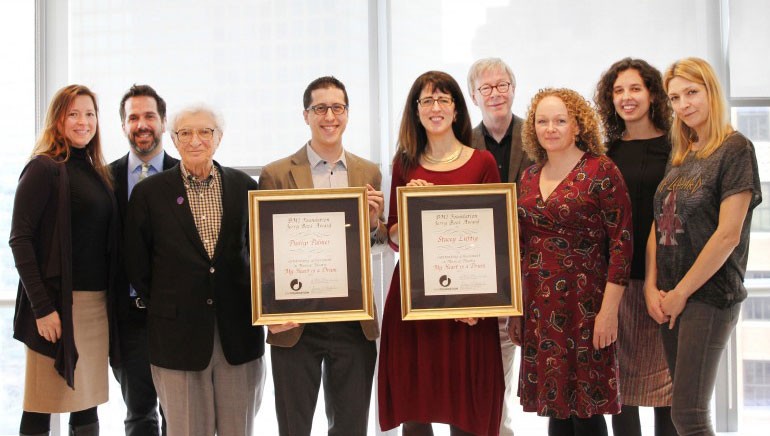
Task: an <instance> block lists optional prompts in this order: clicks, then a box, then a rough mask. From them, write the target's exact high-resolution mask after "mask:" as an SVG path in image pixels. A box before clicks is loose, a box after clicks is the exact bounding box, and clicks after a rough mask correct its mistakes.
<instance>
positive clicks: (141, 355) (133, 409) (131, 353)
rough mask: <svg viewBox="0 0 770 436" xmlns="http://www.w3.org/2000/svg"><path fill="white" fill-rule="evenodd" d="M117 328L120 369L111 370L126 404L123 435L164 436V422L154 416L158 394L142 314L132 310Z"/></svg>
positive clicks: (142, 311)
mask: <svg viewBox="0 0 770 436" xmlns="http://www.w3.org/2000/svg"><path fill="white" fill-rule="evenodd" d="M118 328H119V334H120V354H121V366H120V367H114V368H112V371H113V373H114V374H115V378H116V379H117V380H118V382H119V383H120V390H121V392H122V394H123V401H124V402H125V403H126V409H127V411H126V419H125V421H124V422H125V425H126V436H150V435H151V436H157V435H158V434H162V435H163V436H165V435H166V423H165V421H164V422H163V423H162V424H161V420H160V419H159V417H158V394H157V392H155V385H153V383H152V374H151V373H150V360H149V355H148V353H147V322H146V311H145V310H140V309H134V308H132V309H131V312H130V317H129V319H127V320H121V321H120V322H119V325H118ZM162 413H163V411H162V410H161V415H162Z"/></svg>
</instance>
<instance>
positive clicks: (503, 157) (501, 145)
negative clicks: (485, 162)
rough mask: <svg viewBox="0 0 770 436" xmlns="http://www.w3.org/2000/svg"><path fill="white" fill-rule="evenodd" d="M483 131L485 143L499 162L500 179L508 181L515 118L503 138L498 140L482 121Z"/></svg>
mask: <svg viewBox="0 0 770 436" xmlns="http://www.w3.org/2000/svg"><path fill="white" fill-rule="evenodd" d="M481 133H482V134H483V135H484V144H485V145H486V146H487V150H489V152H490V153H492V156H494V157H495V161H496V162H497V170H498V171H499V172H500V180H503V181H508V170H509V168H510V166H511V142H512V139H513V118H511V122H510V124H508V130H507V131H506V132H505V135H504V136H503V139H502V140H500V142H497V141H496V140H495V138H493V137H492V135H491V134H490V133H489V131H488V130H487V126H485V125H484V123H481Z"/></svg>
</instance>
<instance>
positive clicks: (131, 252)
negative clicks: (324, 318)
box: [124, 162, 265, 371]
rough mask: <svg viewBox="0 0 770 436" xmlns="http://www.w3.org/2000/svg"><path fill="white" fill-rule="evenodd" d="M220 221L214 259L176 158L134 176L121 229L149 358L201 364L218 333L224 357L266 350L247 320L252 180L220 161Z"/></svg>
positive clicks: (236, 359) (241, 359)
mask: <svg viewBox="0 0 770 436" xmlns="http://www.w3.org/2000/svg"><path fill="white" fill-rule="evenodd" d="M214 164H215V165H216V166H217V168H219V171H220V174H221V175H222V224H221V228H220V231H219V239H218V241H217V245H216V248H215V250H214V256H213V258H209V256H208V253H207V252H206V249H205V248H204V246H203V242H202V241H201V239H200V236H199V234H198V229H197V228H196V226H195V221H194V219H193V215H192V212H191V211H190V204H189V199H188V198H187V192H186V190H185V187H184V183H183V181H182V174H181V169H180V166H179V165H177V166H175V167H174V168H171V169H170V170H166V171H164V172H162V173H160V174H157V175H155V176H153V177H149V178H147V179H145V180H143V181H142V182H141V183H138V184H137V185H136V187H135V188H134V191H133V192H132V194H131V199H130V200H129V203H128V213H127V215H126V224H125V228H124V235H125V254H126V271H127V272H128V277H129V279H130V280H131V283H132V284H133V285H134V288H135V289H136V291H137V292H138V293H139V295H140V296H141V297H142V299H144V300H145V303H146V304H147V311H148V313H147V316H148V317H147V329H148V332H147V335H148V340H149V355H150V363H151V364H153V365H156V366H160V367H162V368H168V369H175V370H182V371H201V370H203V369H205V368H206V367H207V366H208V364H209V361H210V359H211V354H212V350H213V346H214V334H215V332H216V331H218V333H219V338H220V340H221V343H222V350H223V351H224V355H225V358H226V359H227V361H228V362H229V363H230V364H231V365H238V364H242V363H245V362H248V361H251V360H254V359H257V358H259V357H261V356H262V355H263V354H264V349H265V338H264V331H263V328H262V327H254V326H252V325H251V280H250V270H249V267H250V266H249V214H248V191H249V190H255V189H257V182H256V181H255V180H254V179H252V178H251V177H250V176H248V175H247V174H246V173H243V172H241V171H238V170H235V169H232V168H225V167H222V166H220V165H219V164H218V163H216V162H214Z"/></svg>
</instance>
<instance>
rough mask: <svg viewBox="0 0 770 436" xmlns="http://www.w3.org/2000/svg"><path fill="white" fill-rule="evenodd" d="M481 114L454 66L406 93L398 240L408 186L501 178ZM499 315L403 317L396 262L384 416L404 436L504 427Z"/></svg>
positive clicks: (383, 370) (386, 323)
mask: <svg viewBox="0 0 770 436" xmlns="http://www.w3.org/2000/svg"><path fill="white" fill-rule="evenodd" d="M470 141H471V122H470V116H469V115H468V108H467V107H466V106H465V99H464V98H463V93H462V90H461V89H460V86H459V85H458V84H457V82H456V81H455V80H454V79H453V78H452V77H451V76H450V75H448V74H446V73H443V72H440V71H428V72H427V73H424V74H422V75H420V77H418V78H417V80H415V82H414V84H413V85H412V88H411V90H410V91H409V95H408V97H407V99H406V105H405V107H404V114H403V117H402V119H401V129H400V130H399V135H398V150H397V151H396V156H395V158H394V159H393V178H392V183H391V190H390V216H389V217H388V229H389V233H390V244H391V246H392V247H393V248H394V249H398V214H397V209H398V208H397V207H396V199H397V197H396V188H397V187H398V186H404V185H406V186H428V185H456V184H464V183H495V182H499V181H500V173H499V172H498V170H497V163H496V162H495V158H494V157H493V156H492V154H491V153H490V152H488V151H480V150H474V149H472V148H470V147H468V145H467V144H470ZM499 338H500V336H499V332H498V326H497V318H486V319H476V318H468V319H458V320H451V319H439V320H424V321H403V320H402V319H401V292H400V282H399V268H398V266H396V269H395V271H394V272H393V279H392V281H391V283H390V290H389V291H388V297H387V300H386V301H385V308H384V311H383V315H382V337H381V338H380V360H379V373H378V376H377V380H378V384H379V389H378V399H379V401H378V404H379V415H380V426H381V427H382V429H383V430H389V429H391V428H395V427H397V426H399V425H400V424H403V426H402V433H401V434H402V435H404V436H423V435H426V436H427V435H433V429H432V427H431V423H432V422H441V423H446V424H449V425H450V434H451V435H452V436H461V435H484V436H496V435H497V434H498V432H499V431H500V419H501V416H502V407H503V393H504V392H505V382H504V381H503V363H502V358H501V356H500V339H499Z"/></svg>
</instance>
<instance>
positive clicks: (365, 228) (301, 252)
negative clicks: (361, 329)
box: [249, 187, 374, 325]
mask: <svg viewBox="0 0 770 436" xmlns="http://www.w3.org/2000/svg"><path fill="white" fill-rule="evenodd" d="M249 244H250V249H251V294H252V298H251V300H252V312H251V313H252V323H253V324H254V325H270V324H282V323H285V322H289V321H293V322H298V323H310V322H331V321H361V320H370V319H374V300H373V298H372V275H371V258H370V234H369V206H368V203H367V200H366V188H365V187H354V188H334V189H289V190H263V191H249Z"/></svg>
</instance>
